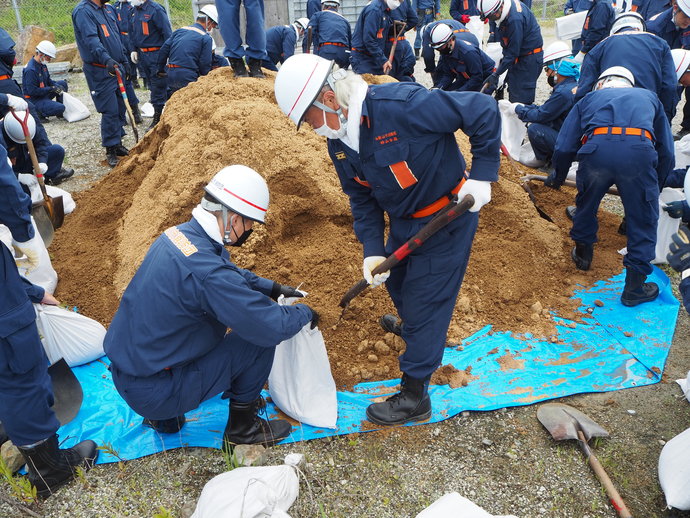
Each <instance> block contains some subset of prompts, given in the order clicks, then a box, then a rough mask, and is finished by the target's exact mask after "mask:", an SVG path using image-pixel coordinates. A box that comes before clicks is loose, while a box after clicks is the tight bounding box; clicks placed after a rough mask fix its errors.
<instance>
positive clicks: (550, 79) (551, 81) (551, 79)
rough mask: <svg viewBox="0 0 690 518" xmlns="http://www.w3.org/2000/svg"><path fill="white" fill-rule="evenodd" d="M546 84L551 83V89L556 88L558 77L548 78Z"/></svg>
mask: <svg viewBox="0 0 690 518" xmlns="http://www.w3.org/2000/svg"><path fill="white" fill-rule="evenodd" d="M546 82H547V83H549V86H550V87H551V88H553V87H554V86H556V76H555V75H554V76H549V77H547V78H546Z"/></svg>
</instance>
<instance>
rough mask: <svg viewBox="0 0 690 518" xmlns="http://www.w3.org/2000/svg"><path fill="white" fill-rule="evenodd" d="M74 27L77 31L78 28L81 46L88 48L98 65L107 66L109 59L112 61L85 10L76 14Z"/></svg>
mask: <svg viewBox="0 0 690 518" xmlns="http://www.w3.org/2000/svg"><path fill="white" fill-rule="evenodd" d="M74 26H75V29H76V28H77V27H78V31H79V33H80V35H81V38H79V39H80V40H81V44H82V45H84V46H85V47H86V48H87V50H88V51H89V53H90V54H91V56H92V57H93V58H94V59H95V62H96V63H99V64H101V65H105V64H106V63H107V61H108V60H109V59H112V58H111V56H110V54H108V51H107V50H105V47H104V46H103V44H102V43H101V40H100V38H99V37H98V29H96V26H95V25H94V23H93V21H92V20H91V19H90V18H89V17H88V15H87V14H86V13H85V12H84V10H83V9H79V10H78V11H77V12H76V13H74Z"/></svg>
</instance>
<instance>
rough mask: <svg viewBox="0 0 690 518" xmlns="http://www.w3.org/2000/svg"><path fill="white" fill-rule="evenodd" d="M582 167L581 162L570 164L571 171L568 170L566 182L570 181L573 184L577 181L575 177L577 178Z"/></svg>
mask: <svg viewBox="0 0 690 518" xmlns="http://www.w3.org/2000/svg"><path fill="white" fill-rule="evenodd" d="M579 165H580V163H579V162H573V163H572V164H570V169H568V176H566V178H565V179H566V180H570V181H571V182H574V181H575V177H576V176H577V168H578V166H579Z"/></svg>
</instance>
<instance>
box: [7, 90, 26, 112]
mask: <svg viewBox="0 0 690 518" xmlns="http://www.w3.org/2000/svg"><path fill="white" fill-rule="evenodd" d="M7 106H9V107H10V108H12V109H13V110H14V111H20V112H25V111H26V109H27V108H28V107H29V105H28V104H27V103H26V101H25V100H24V99H22V98H21V97H17V96H16V95H12V94H7Z"/></svg>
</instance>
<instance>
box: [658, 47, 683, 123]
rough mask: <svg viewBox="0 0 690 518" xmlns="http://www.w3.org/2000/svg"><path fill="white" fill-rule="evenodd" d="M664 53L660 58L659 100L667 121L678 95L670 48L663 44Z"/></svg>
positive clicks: (672, 112) (670, 119) (674, 108)
mask: <svg viewBox="0 0 690 518" xmlns="http://www.w3.org/2000/svg"><path fill="white" fill-rule="evenodd" d="M664 47H665V48H664V55H663V58H662V60H661V88H660V90H659V100H660V101H661V104H663V106H664V112H666V117H668V120H669V121H672V120H673V116H674V115H675V111H676V98H677V95H678V89H677V86H678V80H677V79H676V67H675V65H674V64H673V57H672V56H671V49H670V48H669V47H668V45H664Z"/></svg>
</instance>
